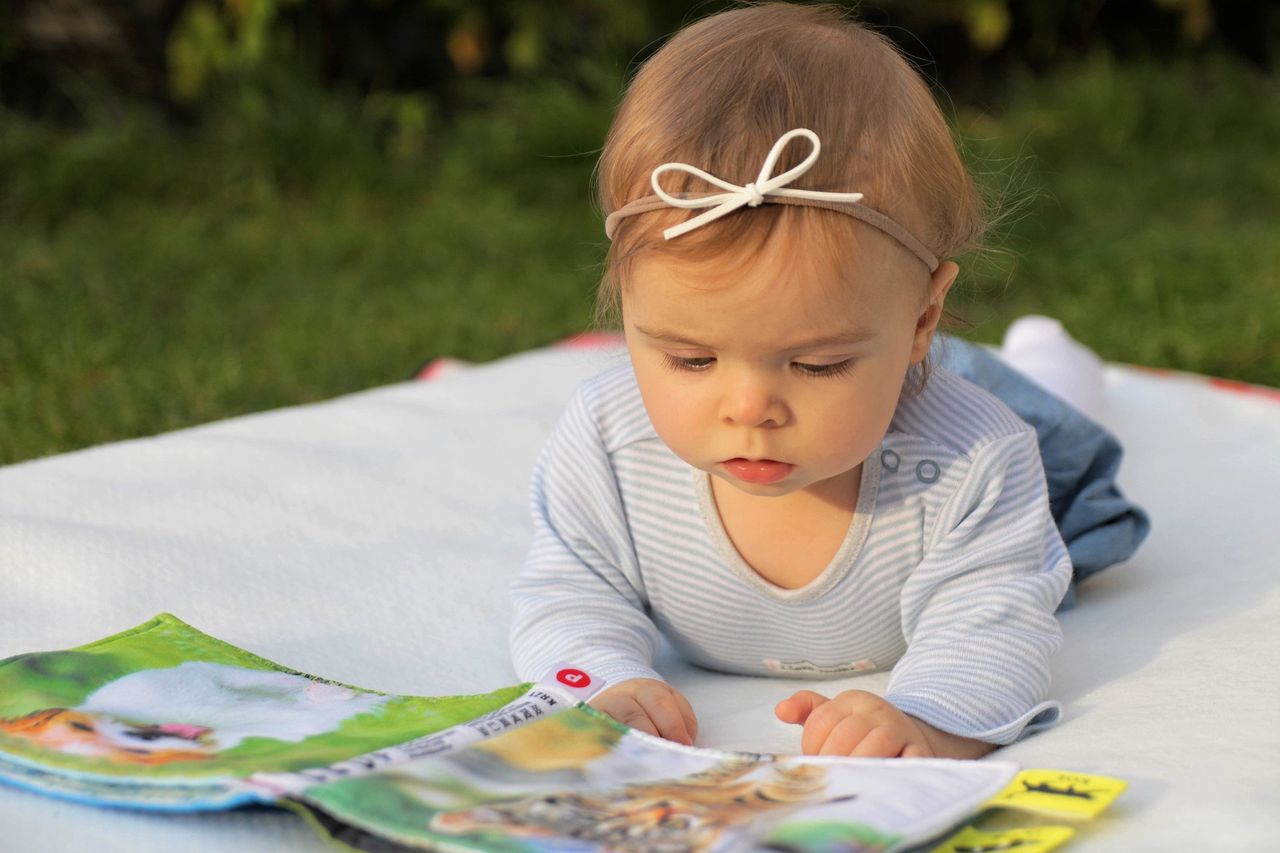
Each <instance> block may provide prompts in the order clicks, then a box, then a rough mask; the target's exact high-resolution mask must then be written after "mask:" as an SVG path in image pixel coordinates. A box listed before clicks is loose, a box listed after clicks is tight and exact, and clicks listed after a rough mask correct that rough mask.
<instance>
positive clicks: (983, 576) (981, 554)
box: [884, 430, 1071, 744]
mask: <svg viewBox="0 0 1280 853" xmlns="http://www.w3.org/2000/svg"><path fill="white" fill-rule="evenodd" d="M1070 579H1071V560H1070V558H1069V557H1068V556H1067V551H1066V547H1065V546H1064V545H1063V544H1062V537H1061V536H1060V535H1059V534H1058V529H1057V527H1056V526H1055V524H1054V521H1053V517H1052V515H1051V514H1050V512H1049V501H1048V496H1047V493H1046V487H1045V479H1044V469H1043V467H1042V464H1041V461H1040V451H1039V446H1038V444H1037V443H1036V436H1035V433H1034V432H1032V431H1030V430H1028V431H1026V432H1019V433H1014V434H1011V435H1006V436H1003V437H1001V438H997V439H995V440H993V441H991V442H990V443H988V444H987V445H985V446H984V447H982V448H980V449H979V450H977V452H976V453H975V454H974V457H973V460H972V462H971V463H970V467H969V470H968V472H967V473H966V475H965V477H964V479H963V480H962V482H961V483H960V484H959V485H958V487H957V488H956V491H955V492H954V493H953V494H952V495H951V497H950V498H949V499H948V501H947V503H946V504H945V505H944V506H943V507H942V508H941V509H940V510H939V512H938V517H937V519H936V521H935V523H934V525H933V526H932V529H931V530H930V531H929V539H928V541H926V543H925V556H924V558H923V559H922V560H921V562H920V564H919V565H918V566H917V567H916V568H915V569H914V570H913V571H912V572H911V574H910V575H909V576H908V578H907V581H906V583H905V584H904V585H903V589H902V594H901V599H900V600H901V605H902V632H903V636H904V637H905V639H906V641H907V651H906V653H905V654H904V655H903V656H902V658H901V659H899V661H898V663H897V665H896V666H894V668H893V674H892V675H891V676H890V678H889V685H888V688H887V689H886V690H885V697H884V698H885V699H886V700H887V701H888V702H890V703H892V704H893V705H894V706H895V707H897V708H898V709H899V710H901V711H903V712H904V713H906V714H909V715H910V716H912V717H914V718H916V719H918V720H921V721H923V722H925V723H927V724H929V725H930V726H932V727H933V728H935V729H937V730H938V731H940V732H945V733H949V734H953V735H958V736H960V737H963V738H968V739H972V740H977V741H983V742H985V743H991V744H1008V743H1012V742H1013V741H1015V740H1017V739H1018V738H1019V737H1021V736H1022V734H1023V733H1024V732H1026V731H1028V730H1035V729H1038V728H1043V727H1045V726H1048V725H1050V724H1052V723H1053V722H1055V721H1056V720H1057V718H1058V714H1059V712H1060V709H1059V706H1058V704H1057V703H1056V702H1052V701H1047V697H1048V693H1049V682H1050V678H1049V657H1050V656H1051V655H1052V654H1053V652H1054V651H1056V650H1057V648H1058V646H1059V645H1060V643H1061V642H1062V629H1061V627H1060V626H1059V625H1058V620H1057V619H1056V618H1055V617H1054V611H1055V610H1056V609H1057V606H1058V603H1059V602H1060V601H1061V600H1062V596H1063V594H1064V593H1065V592H1066V588H1067V584H1068V583H1069V582H1070Z"/></svg>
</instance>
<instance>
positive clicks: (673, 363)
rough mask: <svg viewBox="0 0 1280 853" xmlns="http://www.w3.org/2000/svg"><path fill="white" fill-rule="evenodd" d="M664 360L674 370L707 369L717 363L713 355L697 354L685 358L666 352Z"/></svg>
mask: <svg viewBox="0 0 1280 853" xmlns="http://www.w3.org/2000/svg"><path fill="white" fill-rule="evenodd" d="M663 358H664V361H665V362H666V365H667V367H669V368H671V369H672V370H693V371H698V370H706V369H707V368H708V367H710V366H711V365H712V364H714V363H715V359H714V358H712V357H711V356H697V357H695V358H685V357H681V356H678V355H671V354H670V353H667V354H664V356H663Z"/></svg>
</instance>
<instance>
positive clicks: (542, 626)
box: [511, 393, 697, 743]
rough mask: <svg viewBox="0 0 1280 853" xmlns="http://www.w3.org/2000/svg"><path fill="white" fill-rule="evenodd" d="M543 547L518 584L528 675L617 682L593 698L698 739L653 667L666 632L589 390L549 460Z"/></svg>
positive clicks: (518, 629) (541, 464)
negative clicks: (564, 671) (583, 673)
mask: <svg viewBox="0 0 1280 853" xmlns="http://www.w3.org/2000/svg"><path fill="white" fill-rule="evenodd" d="M531 500H532V505H533V528H534V531H533V543H532V545H531V546H530V549H529V554H528V556H527V558H526V559H525V563H524V567H523V568H522V570H521V573H520V576H519V578H517V580H516V581H515V583H514V584H513V585H512V588H511V593H512V604H513V605H514V609H515V615H514V619H513V622H512V626H511V656H512V660H513V662H514V664H515V668H516V672H517V673H519V675H520V677H521V678H524V679H527V680H534V679H537V678H539V677H541V676H542V675H543V674H544V673H545V672H546V671H547V670H548V669H550V668H551V667H553V666H557V665H562V664H573V665H575V666H580V667H582V668H584V669H586V670H588V671H589V672H591V673H592V674H593V675H595V676H597V677H599V678H601V679H603V680H605V681H607V682H608V683H609V685H610V686H609V687H608V688H607V689H606V690H605V691H604V692H603V693H601V694H599V695H598V696H597V697H596V698H595V699H593V700H592V702H591V704H592V705H594V706H595V707H597V708H599V709H600V710H602V711H604V712H605V713H607V714H609V715H610V716H611V717H613V718H614V719H616V720H618V721H619V722H622V723H624V724H626V725H629V726H632V727H634V728H637V729H640V730H642V731H646V732H649V733H651V734H657V735H660V736H662V737H666V738H669V739H671V740H675V741H680V742H684V743H692V742H693V738H694V736H696V733H697V722H696V720H695V719H694V716H693V711H692V709H691V708H690V706H689V703H688V701H687V700H686V699H685V698H684V697H683V696H681V695H680V693H678V692H677V691H676V690H675V689H674V688H672V687H670V686H669V685H667V684H666V683H664V682H663V681H662V678H661V676H660V675H659V674H658V673H657V671H656V670H654V669H653V665H652V662H653V656H654V653H655V651H656V649H657V645H658V630H657V628H656V627H655V626H654V624H653V622H652V620H650V619H649V616H648V614H647V613H646V610H645V608H646V604H647V600H646V597H645V593H644V581H643V578H642V577H641V575H640V570H639V566H638V562H637V560H636V556H635V551H634V549H633V548H632V545H631V533H630V529H629V527H628V525H627V519H626V514H625V512H624V510H623V506H622V501H621V496H620V494H619V492H618V484H617V480H616V478H615V477H614V475H613V470H612V467H611V464H610V459H609V455H608V452H607V450H606V448H605V447H604V443H603V440H602V438H601V436H600V431H599V430H598V429H597V428H596V426H595V423H594V420H593V418H592V415H591V412H590V410H589V408H588V406H587V405H586V403H585V400H584V396H583V394H582V393H579V394H578V395H577V396H575V397H574V399H573V401H572V402H571V403H570V405H569V407H568V409H567V410H566V411H565V414H564V416H563V417H562V418H561V420H560V423H559V424H557V426H556V428H555V431H554V432H553V434H552V436H551V439H550V440H549V441H548V443H547V446H546V447H545V448H544V450H543V452H542V455H541V456H540V457H539V460H538V464H537V466H536V468H535V470H534V475H533V483H532V489H531Z"/></svg>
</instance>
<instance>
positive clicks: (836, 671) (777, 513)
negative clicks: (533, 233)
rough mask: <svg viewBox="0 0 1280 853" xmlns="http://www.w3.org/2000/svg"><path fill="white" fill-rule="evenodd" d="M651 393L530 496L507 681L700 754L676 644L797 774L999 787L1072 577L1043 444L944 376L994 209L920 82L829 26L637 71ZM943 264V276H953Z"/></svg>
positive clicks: (622, 377)
mask: <svg viewBox="0 0 1280 853" xmlns="http://www.w3.org/2000/svg"><path fill="white" fill-rule="evenodd" d="M599 191H600V200H601V203H602V206H603V209H604V211H605V213H606V214H607V217H608V218H607V221H606V232H607V233H608V235H609V237H610V238H611V240H612V244H611V247H610V250H609V255H608V259H607V272H606V275H605V278H604V281H603V283H602V285H601V293H600V300H601V306H602V308H603V309H605V310H609V309H614V308H616V309H620V311H621V319H622V325H623V329H624V332H625V336H626V342H627V348H628V351H629V353H630V363H629V364H626V365H623V366H620V367H617V368H615V369H612V370H609V371H607V372H605V373H603V374H601V375H600V376H597V377H595V378H593V379H591V380H589V381H587V382H586V383H585V384H584V385H583V386H582V387H581V388H580V389H579V390H578V392H577V394H576V396H575V397H574V398H573V400H572V402H571V403H570V405H569V408H568V410H567V411H566V412H565V414H564V416H563V417H562V419H561V421H560V423H559V424H558V426H557V427H556V429H555V431H554V433H553V435H552V437H551V439H550V441H549V443H548V444H547V446H546V448H545V449H544V451H543V453H542V455H541V457H540V459H539V462H538V465H537V467H536V470H535V472H534V478H533V487H532V499H533V508H534V528H535V532H534V542H533V545H532V548H531V550H530V553H529V556H528V559H527V561H526V564H525V566H524V569H523V571H522V573H521V576H520V577H519V579H518V580H517V581H516V583H515V584H514V587H513V598H514V605H515V621H514V625H513V629H512V649H513V656H514V660H515V665H516V669H517V671H518V672H519V673H520V675H521V677H523V678H536V677H538V676H539V675H541V674H542V672H543V671H544V670H545V669H547V668H549V667H550V666H552V665H553V664H554V663H557V662H561V661H572V662H574V663H575V664H579V665H582V666H584V667H585V668H588V669H589V670H590V671H592V672H595V673H597V674H599V675H600V676H601V677H603V678H605V679H607V680H608V681H610V682H611V684H612V686H611V687H610V688H609V689H608V690H606V691H605V692H603V693H601V694H600V695H599V696H598V697H597V698H596V699H595V700H594V701H593V704H594V705H596V707H598V708H600V709H601V710H603V711H605V712H606V713H608V714H610V715H611V716H613V717H614V718H616V719H618V720H619V721H621V722H623V723H626V724H627V725H630V726H633V727H635V728H638V729H641V730H644V731H647V732H650V733H654V734H658V735H661V736H663V737H666V738H670V739H672V740H676V741H679V742H683V743H692V742H693V739H694V738H695V737H696V733H697V723H696V719H695V716H694V713H693V710H692V709H691V707H690V705H689V703H688V701H687V700H686V699H685V698H684V697H683V696H682V695H681V694H680V693H679V692H678V691H677V690H675V689H674V688H673V687H671V686H670V685H668V684H667V683H665V682H664V681H663V680H662V678H661V676H660V675H659V674H658V672H656V671H655V670H654V669H653V666H652V661H653V655H654V652H655V650H656V647H657V644H658V638H659V631H661V632H662V633H663V634H665V635H666V636H667V638H669V640H670V641H671V642H672V644H673V645H674V646H675V647H676V648H677V649H678V650H679V651H680V652H682V653H683V654H684V655H685V656H686V657H687V658H689V659H690V660H691V661H693V662H694V663H697V664H699V665H701V666H704V667H708V668H711V669H716V670H721V671H724V672H732V673H742V674H751V675H772V676H778V677H789V678H795V677H815V678H832V677H841V676H847V675H851V674H854V673H858V672H864V671H871V670H878V669H884V668H889V667H892V675H891V677H890V680H889V684H888V689H887V691H886V693H885V695H884V696H883V697H881V696H878V695H875V694H873V693H870V692H867V691H862V690H848V691H845V692H843V693H840V694H839V695H836V696H834V697H831V698H828V697H827V696H824V695H822V694H819V693H816V692H813V691H808V690H804V691H800V692H798V693H796V694H794V695H793V696H791V697H789V698H787V699H785V700H783V701H782V702H780V703H779V704H778V706H777V708H776V713H777V716H778V717H779V718H780V719H782V720H783V721H786V722H789V723H796V724H800V725H802V726H803V735H802V739H801V740H802V742H801V747H802V749H803V751H804V752H805V753H807V754H819V753H820V754H831V755H856V756H883V757H894V756H906V757H912V756H948V757H967V758H972V757H977V756H980V755H982V754H984V753H986V752H987V751H989V750H991V749H992V748H994V746H995V745H998V744H1007V743H1010V742H1012V741H1014V740H1016V739H1017V738H1019V737H1021V736H1022V735H1024V734H1026V733H1028V732H1031V731H1034V730H1036V729H1039V728H1043V727H1045V726H1047V725H1050V724H1052V723H1053V722H1054V721H1055V720H1056V719H1057V717H1058V714H1059V707H1058V705H1057V704H1056V703H1054V702H1052V701H1048V700H1047V697H1048V693H1049V667H1048V661H1049V657H1050V655H1051V654H1052V653H1053V652H1054V650H1055V649H1056V648H1057V646H1058V644H1059V642H1060V640H1061V631H1060V629H1059V626H1058V623H1057V621H1056V619H1055V617H1054V611H1055V609H1056V608H1057V606H1058V604H1059V602H1060V601H1061V600H1062V598H1063V595H1064V593H1065V592H1066V590H1067V587H1068V583H1069V581H1070V579H1071V572H1072V567H1071V561H1070V558H1069V556H1068V553H1067V550H1066V548H1065V546H1064V544H1063V540H1062V537H1061V535H1060V533H1059V530H1058V528H1057V527H1056V525H1055V522H1054V518H1053V516H1052V515H1051V513H1050V507H1049V501H1048V497H1047V492H1046V485H1045V474H1044V468H1043V466H1042V461H1041V455H1040V450H1039V447H1038V445H1037V436H1036V431H1035V430H1034V429H1033V428H1032V427H1031V426H1030V425H1028V423H1027V422H1025V421H1023V420H1021V419H1020V418H1019V417H1017V416H1016V415H1015V414H1014V413H1013V412H1012V411H1011V410H1010V409H1008V408H1007V407H1006V406H1005V405H1003V404H1002V403H1001V402H1000V401H999V400H998V399H997V398H996V397H995V396H993V395H992V394H989V393H987V392H986V391H984V390H982V389H980V388H979V387H977V386H976V385H974V384H972V383H970V382H968V381H966V380H964V379H962V378H960V377H959V376H957V375H955V374H954V373H952V372H950V371H948V370H946V369H943V368H941V367H937V366H933V365H930V362H929V351H930V345H931V343H932V341H933V339H934V336H935V332H936V330H937V329H938V325H939V320H940V319H941V318H942V316H943V305H944V302H945V300H946V296H947V291H948V290H949V288H950V287H951V285H952V283H953V282H954V281H955V279H956V274H957V272H958V271H959V269H958V267H957V265H956V264H955V263H954V262H953V261H950V260H945V259H946V258H952V257H955V256H957V255H959V254H961V253H963V252H964V251H966V250H967V249H969V248H972V247H973V246H974V245H976V243H977V241H978V240H979V238H980V237H981V234H982V232H983V230H984V226H985V221H984V211H983V205H982V203H981V200H980V197H979V195H978V193H977V191H976V190H975V187H974V184H973V181H972V179H971V178H970V176H969V174H968V173H967V171H966V169H965V167H964V165H963V163H962V162H961V158H960V156H959V155H958V153H957V151H956V148H955V145H954V143H953V142H952V139H951V136H950V133H949V130H948V128H947V124H946V122H945V120H944V119H943V116H942V114H941V113H940V111H939V110H938V108H937V105H936V104H935V102H934V100H933V98H932V96H931V95H930V93H929V91H928V88H927V87H926V85H925V83H924V82H923V81H922V80H921V78H920V76H919V75H918V74H917V72H916V71H915V70H913V68H912V67H911V66H910V65H909V64H908V63H907V62H906V61H904V60H903V58H902V57H901V56H900V55H899V54H898V53H897V52H896V50H895V49H894V48H893V47H892V46H891V44H890V43H889V42H888V41H887V40H886V39H884V38H883V37H881V36H879V35H877V34H876V33H873V32H871V31H869V30H867V29H865V28H863V27H861V26H859V25H858V24H856V23H854V22H852V21H849V20H847V19H846V18H845V17H844V15H843V14H842V13H841V12H840V11H838V10H836V9H834V8H830V7H820V6H791V5H785V4H768V5H760V6H749V7H746V8H739V9H734V10H732V11H728V12H724V13H722V14H718V15H715V16H713V17H710V18H707V19H705V20H702V21H700V22H698V23H696V24H694V25H692V26H690V27H689V28H687V29H685V30H683V31H682V32H680V33H678V34H677V35H676V36H674V37H673V38H672V39H671V40H670V41H669V42H668V43H667V44H666V46H664V47H663V48H662V49H661V50H660V51H659V52H658V53H657V54H655V55H654V56H653V57H652V58H651V59H649V60H648V61H647V62H646V63H645V65H644V66H643V67H642V68H641V69H640V70H639V72H638V74H637V75H636V77H635V79H634V81H633V82H632V83H631V85H630V88H629V90H628V91H627V93H626V96H625V98H624V100H623V102H622V105H621V107H620V108H619V110H618V113H617V116H616V117H615V119H614V122H613V126H612V128H611V129H610V131H609V135H608V138H607V140H606V142H605V147H604V150H603V153H602V156H601V160H600V166H599ZM940 259H942V260H940Z"/></svg>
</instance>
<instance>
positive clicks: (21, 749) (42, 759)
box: [0, 614, 525, 811]
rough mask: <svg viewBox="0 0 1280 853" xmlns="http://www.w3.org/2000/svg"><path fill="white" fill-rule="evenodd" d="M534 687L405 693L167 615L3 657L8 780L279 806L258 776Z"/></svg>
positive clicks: (154, 799)
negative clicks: (327, 674)
mask: <svg viewBox="0 0 1280 853" xmlns="http://www.w3.org/2000/svg"><path fill="white" fill-rule="evenodd" d="M524 692H525V686H524V685H519V686H515V687H509V688H504V689H502V690H498V691H495V692H493V693H488V694H483V695H475V696H448V697H436V698H431V697H420V696H395V695H388V694H384V693H378V692H375V691H371V690H363V689H361V688H359V687H352V686H350V685H346V684H339V683H337V682H333V681H329V680H326V679H322V678H317V677H315V676H311V675H306V674H305V673H301V672H297V671H295V670H291V669H288V668H286V667H283V666H280V665H278V664H275V663H272V662H271V661H268V660H265V659H263V658H260V657H258V656H256V655H253V654H251V653H249V652H247V651H245V650H243V649H239V648H236V647H235V646H232V645H230V644H228V643H224V642H222V641H221V640H218V639H216V638H214V637H210V636H208V635H206V634H203V633H201V632H200V631H198V630H196V629H195V628H192V627H191V626H190V625H187V624H185V623H184V622H182V621H181V620H179V619H177V618H175V617H173V616H170V615H168V614H162V615H160V616H157V617H155V618H154V619H151V620H150V621H148V622H146V623H144V624H142V625H139V626H137V627H136V628H133V629H130V630H128V631H124V632H122V633H120V634H116V635H114V636H112V637H108V638H106V639H103V640H99V641H97V642H94V643H90V644H88V645H85V646H80V647H78V648H74V649H66V650H61V651H52V652H39V653H33V654H23V655H18V656H16V657H12V658H8V659H6V660H3V661H0V781H5V782H8V783H10V784H14V785H18V786H20V787H25V788H29V789H32V790H36V791H40V792H44V793H48V794H52V795H55V796H62V797H66V798H69V799H75V800H81V801H85V802H90V803H96V804H102V805H117V806H129V807H135V808H145V809H161V810H180V811H188V810H207V809H218V808H228V807H231V806H235V805H239V804H241V803H246V802H255V801H269V800H271V799H273V798H274V794H272V793H271V792H269V791H264V790H262V789H261V788H257V787H253V786H247V785H245V784H244V783H243V780H244V779H245V778H247V777H249V776H250V775H251V774H254V773H288V772H292V771H298V770H304V769H308V768H314V767H323V766H326V765H332V764H335V763H337V762H341V761H344V760H347V759H350V758H352V757H354V756H358V755H362V754H365V753H368V752H370V751H374V750H379V749H383V748H385V747H389V746H392V745H395V744H401V743H404V742H406V741H412V740H414V739H417V738H421V737H422V736H424V735H429V734H431V733H433V732H437V731H440V730H442V729H446V728H448V727H450V726H453V725H455V724H457V723H460V722H463V721H466V720H471V719H474V718H475V717H477V716H482V715H484V714H486V713H488V712H490V711H493V710H494V709H496V708H499V707H501V706H503V705H504V704H506V703H507V702H509V701H511V700H513V699H516V698H518V697H520V696H521V695H522V694H523V693H524Z"/></svg>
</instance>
